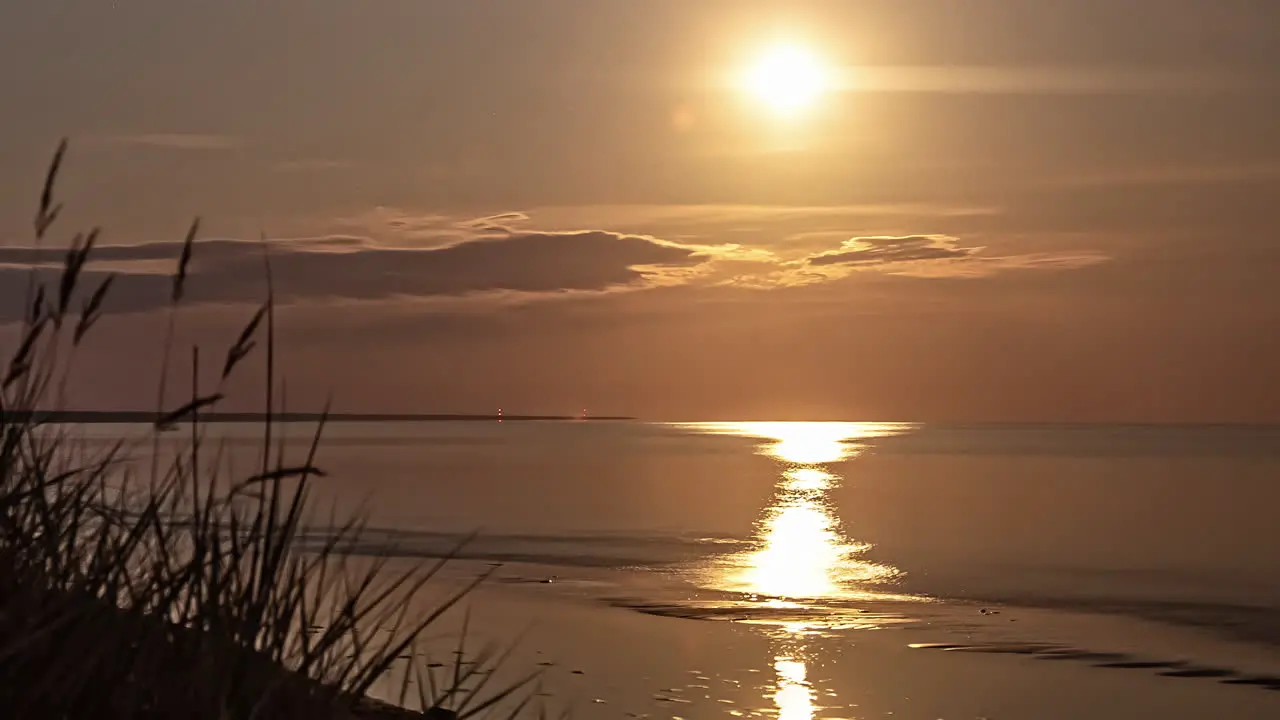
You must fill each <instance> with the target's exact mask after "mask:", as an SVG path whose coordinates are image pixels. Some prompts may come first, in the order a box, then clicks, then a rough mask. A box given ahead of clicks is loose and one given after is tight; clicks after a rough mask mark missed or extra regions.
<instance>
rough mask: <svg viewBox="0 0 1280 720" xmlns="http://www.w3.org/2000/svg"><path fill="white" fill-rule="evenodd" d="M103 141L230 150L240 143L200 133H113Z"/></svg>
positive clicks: (176, 147)
mask: <svg viewBox="0 0 1280 720" xmlns="http://www.w3.org/2000/svg"><path fill="white" fill-rule="evenodd" d="M101 142H103V143H106V144H109V145H135V146H142V147H151V148H161V149H165V150H229V149H231V148H234V147H236V146H238V145H239V144H240V141H239V139H237V138H234V137H231V136H228V135H205V134H199V133H143V134H138V135H113V136H110V137H106V138H102V139H101Z"/></svg>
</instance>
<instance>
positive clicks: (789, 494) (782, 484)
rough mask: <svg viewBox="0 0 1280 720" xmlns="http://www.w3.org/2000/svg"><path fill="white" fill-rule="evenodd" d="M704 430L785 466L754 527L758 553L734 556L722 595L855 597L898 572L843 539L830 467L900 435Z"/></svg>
mask: <svg viewBox="0 0 1280 720" xmlns="http://www.w3.org/2000/svg"><path fill="white" fill-rule="evenodd" d="M700 429H701V430H702V431H703V432H711V433H716V434H727V435H738V436H745V437H753V438H757V439H760V440H762V441H763V442H762V443H761V444H760V445H759V446H758V448H757V451H758V452H760V453H761V454H764V455H768V456H770V457H772V458H774V459H776V460H778V461H780V462H782V463H784V464H785V465H786V468H785V469H784V470H783V471H782V472H781V474H780V476H779V478H778V483H777V486H776V488H775V492H774V497H773V502H772V503H771V504H770V505H769V507H768V508H766V510H765V511H764V514H763V515H762V517H761V518H760V520H759V521H758V522H757V531H756V541H757V547H756V548H755V549H753V550H751V551H749V552H747V553H745V554H743V555H742V556H739V557H736V558H733V559H732V561H731V562H730V563H729V567H728V569H727V570H726V572H725V573H724V576H723V577H721V578H719V579H718V583H717V584H718V585H720V586H721V589H725V590H734V591H739V592H744V593H749V594H752V595H758V596H765V597H767V598H774V599H787V600H795V599H825V598H840V597H857V596H859V595H860V594H863V593H864V592H865V591H862V590H860V588H862V587H863V586H866V585H871V584H875V583H881V582H883V581H885V580H888V579H891V578H893V577H894V576H896V575H897V571H896V570H895V569H894V568H892V567H889V566H886V565H879V564H876V563H872V562H868V561H865V560H862V559H860V557H859V556H860V555H862V554H864V553H866V552H867V551H868V550H869V549H870V546H869V545H867V544H866V543H858V542H853V541H851V540H849V539H848V538H846V537H845V536H844V534H843V532H842V529H841V527H840V522H839V520H838V519H837V517H836V514H835V510H834V508H833V506H832V503H831V500H830V498H829V497H828V491H830V490H831V489H832V488H834V487H836V486H837V485H838V483H839V481H840V478H839V477H838V476H837V475H835V474H834V473H832V472H831V471H830V470H829V469H827V468H826V467H825V466H827V465H830V464H831V463H835V462H839V461H841V460H845V459H848V458H850V457H853V456H856V455H857V454H858V453H859V452H861V451H862V449H863V445H862V444H861V443H859V442H858V441H860V440H866V439H870V438H876V437H884V436H886V435H893V434H897V433H899V432H902V431H903V430H904V429H905V426H901V425H890V424H880V423H717V424H709V425H704V426H700Z"/></svg>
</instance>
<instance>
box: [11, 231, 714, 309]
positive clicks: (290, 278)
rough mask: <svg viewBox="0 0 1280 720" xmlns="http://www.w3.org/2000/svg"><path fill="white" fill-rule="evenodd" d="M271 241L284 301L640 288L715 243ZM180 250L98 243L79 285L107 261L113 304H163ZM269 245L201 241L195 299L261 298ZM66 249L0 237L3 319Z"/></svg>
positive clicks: (507, 238)
mask: <svg viewBox="0 0 1280 720" xmlns="http://www.w3.org/2000/svg"><path fill="white" fill-rule="evenodd" d="M265 249H266V250H267V251H268V252H269V255H270V258H271V265H272V272H273V277H274V280H275V287H276V291H277V299H278V300H279V301H281V302H301V301H308V300H311V301H316V300H320V301H344V300H351V301H358V300H379V299H387V298H395V297H408V298H437V297H459V296H472V295H476V294H486V293H489V294H497V293H520V294H530V295H559V294H564V293H569V292H610V291H619V290H628V289H630V290H634V289H643V288H645V287H652V286H656V285H665V284H671V283H673V282H679V281H680V280H679V278H681V277H689V276H690V274H691V273H694V271H695V269H696V267H697V266H698V265H700V264H702V263H705V262H707V261H708V260H710V258H711V257H712V255H713V254H714V252H715V249H709V250H704V249H701V248H695V247H685V246H681V245H677V244H674V243H670V242H666V241H663V240H659V239H657V238H652V237H645V236H640V235H624V234H619V233H611V232H605V231H602V230H589V231H580V232H562V233H552V232H522V233H510V234H504V235H501V236H493V237H485V238H481V239H474V240H470V241H467V242H462V243H457V244H454V245H448V246H443V247H434V248H403V247H401V248H397V247H387V246H382V245H377V244H374V243H372V242H371V241H369V240H367V239H364V238H357V237H322V238H310V239H294V240H271V241H269V242H268V243H267V244H266V246H265ZM180 250H181V245H180V243H177V242H163V243H149V244H145V245H113V246H102V247H99V248H97V249H96V251H95V253H94V255H93V260H92V261H91V264H90V266H89V269H88V270H87V272H86V273H85V282H84V283H83V285H85V286H88V287H92V286H93V285H94V284H96V282H99V281H100V280H101V279H102V277H104V276H105V275H106V274H107V273H106V271H105V270H104V268H105V267H110V268H112V269H113V270H114V271H115V272H117V273H118V274H119V277H118V279H117V280H116V285H115V288H114V290H113V293H112V296H111V297H110V299H109V301H108V304H107V306H106V308H107V310H109V311H115V312H130V311H134V312H136V311H146V310H150V309H155V308H158V307H163V306H164V305H165V304H166V303H167V298H168V294H169V287H170V280H169V277H168V275H167V273H161V272H159V271H158V269H159V268H161V267H163V266H164V264H166V263H168V267H169V268H173V267H174V263H176V259H177V257H178V254H179V252H180ZM263 251H264V246H263V245H262V244H260V243H258V242H246V241H241V240H205V241H203V242H199V243H198V244H197V246H196V248H195V252H194V254H193V259H192V262H191V266H190V279H189V281H188V297H189V299H190V301H191V302H194V303H236V302H255V301H258V300H260V299H261V298H262V297H264V294H265V283H264V281H263V259H262V254H263ZM61 259H62V252H61V251H59V250H55V249H42V248H30V247H27V248H22V247H0V311H2V312H3V313H4V314H5V316H6V317H7V319H13V318H14V317H15V313H18V312H20V309H21V307H22V305H23V301H22V296H23V291H24V289H25V287H26V282H25V280H26V277H27V275H28V273H29V272H30V271H31V270H30V268H33V267H34V268H38V270H37V272H39V273H41V274H42V275H43V276H44V277H45V278H46V279H48V280H52V279H53V278H55V277H56V275H57V274H58V272H60V268H59V263H60V262H61ZM24 266H25V267H24Z"/></svg>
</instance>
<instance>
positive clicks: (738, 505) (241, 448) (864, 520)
mask: <svg viewBox="0 0 1280 720" xmlns="http://www.w3.org/2000/svg"><path fill="white" fill-rule="evenodd" d="M122 429H123V430H124V433H123V434H124V435H129V434H130V433H131V432H132V433H134V435H135V436H138V435H141V434H145V433H144V432H143V429H142V428H127V429H126V428H122V427H120V426H92V427H90V428H88V430H87V432H88V433H89V434H90V435H91V436H94V437H107V436H112V435H120V434H122V433H121V431H122ZM313 431H314V426H309V425H301V424H300V425H295V426H290V427H288V428H286V430H285V435H286V438H287V449H288V452H289V453H290V454H291V455H292V457H294V458H295V459H300V458H301V457H302V456H303V453H304V452H305V449H306V444H307V443H308V441H309V438H310V435H311V434H312V433H313ZM208 432H209V434H210V436H211V439H217V440H218V441H219V442H221V443H225V454H226V456H227V458H228V461H227V462H226V466H227V467H226V469H227V470H228V471H229V472H231V473H234V472H235V470H236V466H237V464H239V466H240V467H242V468H248V467H252V466H253V465H252V463H254V462H256V461H255V460H254V458H253V457H252V455H253V453H256V452H257V445H256V442H255V441H256V439H257V438H258V437H259V435H260V432H261V430H260V428H259V427H257V426H252V425H234V424H229V425H211V426H209V428H208ZM166 441H167V442H168V441H170V440H166ZM174 441H177V442H181V440H177V439H175V440H174ZM317 464H318V465H319V466H320V467H322V468H323V469H324V470H325V471H326V472H327V475H326V477H324V478H320V479H317V480H316V481H315V485H314V490H315V496H314V498H313V500H314V503H313V506H314V507H316V508H318V509H320V510H322V511H323V512H322V514H323V515H324V516H326V517H327V516H328V513H329V511H330V510H331V509H332V510H336V511H337V515H338V516H339V517H341V516H345V515H349V514H351V513H359V514H361V515H363V516H364V517H365V518H366V519H367V522H368V525H369V531H368V532H367V533H366V535H365V541H366V543H367V548H368V551H369V552H370V553H377V552H383V551H385V550H386V548H388V547H391V548H393V552H394V553H395V554H397V555H401V556H404V557H409V558H434V557H441V556H443V555H446V554H456V556H457V557H458V558H460V559H465V560H475V561H485V562H489V563H502V564H503V565H504V570H503V571H502V572H500V573H499V579H500V580H501V579H505V580H506V581H508V582H522V581H528V582H535V581H552V582H559V583H560V586H559V588H568V587H574V584H573V583H575V582H577V583H579V584H578V585H577V587H578V588H579V589H582V588H590V591H589V593H588V594H590V595H591V596H592V597H594V598H595V599H598V600H599V601H601V602H606V603H612V604H614V605H617V606H624V607H630V608H632V609H640V610H646V611H649V612H654V613H661V612H668V613H673V614H679V615H681V616H684V617H728V618H743V617H750V618H752V619H754V620H761V621H763V620H767V619H768V618H770V617H776V618H779V619H787V620H789V621H794V620H795V618H796V617H798V616H799V615H803V617H804V618H805V622H807V623H809V624H811V625H813V626H814V627H823V626H829V627H838V626H840V625H841V624H843V623H847V622H848V621H849V611H850V609H851V608H856V610H857V611H859V612H862V613H865V612H867V611H868V608H869V607H870V608H873V609H876V610H883V611H884V612H885V613H886V614H893V615H903V616H906V617H911V616H912V615H913V614H918V613H924V612H928V608H929V606H930V605H931V604H934V603H938V602H948V601H963V602H973V603H987V604H992V605H1009V606H1019V607H1026V608H1047V609H1063V610H1072V611H1079V612H1096V613H1111V614H1127V615H1133V616H1138V617H1142V618H1146V619H1148V620H1155V621H1159V622H1167V623H1177V624H1184V625H1192V626H1197V627H1202V628H1207V629H1210V630H1212V631H1215V632H1219V633H1222V634H1224V635H1230V636H1232V637H1234V638H1236V639H1240V640H1245V641H1248V642H1252V643H1259V644H1270V645H1274V646H1280V521H1278V520H1280V518H1278V509H1280V428H1278V427H1258V426H1139V425H970V426H959V425H952V426H947V425H923V424H912V423H733V422H725V423H646V422H505V423H498V422H433V423H336V424H333V425H330V426H328V427H327V428H325V431H324V436H323V439H322V442H321V445H320V451H319V454H318V458H317ZM309 532H311V533H313V534H314V535H315V536H321V535H323V534H324V532H325V528H324V527H323V523H322V522H319V521H317V523H316V524H314V525H313V526H312V527H311V528H310V530H309ZM472 533H474V534H475V536H474V538H472V539H471V540H469V542H467V543H466V544H465V545H462V546H461V547H459V542H460V540H461V539H462V538H464V537H467V536H468V535H470V534H472ZM559 588H558V589H559ZM583 592H586V591H585V590H584V591H583Z"/></svg>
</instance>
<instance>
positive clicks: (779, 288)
mask: <svg viewBox="0 0 1280 720" xmlns="http://www.w3.org/2000/svg"><path fill="white" fill-rule="evenodd" d="M1276 27H1280V4H1276V3H1267V2H1257V1H1256V0H1215V2H1212V3H1209V2H1204V1H1203V0H1075V1H1073V2H1070V3H1049V2H1042V1H1040V0H968V1H966V2H963V3H961V2H954V1H946V0H895V1H893V2H890V1H888V0H884V1H873V0H844V1H837V0H809V1H807V2H805V1H797V0H792V1H789V2H762V1H761V2H757V1H754V0H733V1H730V0H698V2H689V0H645V2H634V1H632V0H592V1H591V2H587V1H586V0H572V1H571V0H519V1H515V0H504V1H501V2H499V1H496V0H470V1H469V2H456V1H445V0H377V1H376V2H370V1H367V0H366V1H356V0H275V1H274V2H271V3H259V2H249V1H248V0H222V1H220V2H216V3H214V2H194V1H191V0H181V1H175V0H120V1H119V2H112V3H105V2H90V1H89V0H42V2H39V3H32V2H20V1H19V0H0V98H2V100H0V107H2V108H3V109H2V110H0V323H4V324H5V326H6V328H7V330H3V331H0V343H3V344H0V350H9V349H10V348H11V346H12V338H13V336H14V333H13V327H14V326H13V323H14V321H15V320H16V319H17V318H19V317H20V316H21V305H22V295H21V292H20V288H23V287H25V282H26V278H27V276H28V275H29V273H30V272H31V268H32V267H33V266H34V267H37V268H45V269H46V270H47V269H48V268H52V267H56V266H57V264H58V263H60V262H61V252H60V251H59V249H58V245H59V244H60V243H61V244H64V245H65V243H66V242H67V241H68V239H69V238H70V237H71V236H72V235H73V234H74V232H75V231H76V230H80V229H85V228H88V227H90V226H95V225H100V226H102V227H103V236H102V240H101V243H102V244H103V247H102V248H101V249H100V251H99V252H98V254H97V255H96V261H95V262H94V263H93V264H92V265H91V266H90V268H89V271H88V275H89V279H90V280H95V279H99V278H101V277H103V276H104V275H105V274H107V273H116V274H117V280H116V281H115V287H114V292H113V295H112V296H111V298H110V299H109V300H108V302H107V304H106V308H107V310H108V311H109V314H108V316H107V317H106V318H105V319H104V320H103V322H102V324H101V325H100V326H99V329H98V331H97V333H96V335H95V336H94V339H93V340H92V341H90V342H88V343H87V344H86V345H85V346H84V347H82V348H81V350H80V356H79V357H78V358H77V365H76V381H75V382H74V383H73V384H72V386H71V391H70V392H71V400H70V402H71V403H72V404H74V405H76V406H79V407H92V408H148V407H152V406H153V405H154V401H155V387H156V380H155V376H156V372H155V368H157V367H158V366H159V363H160V362H161V357H162V353H161V352H160V348H161V346H162V345H163V342H164V337H165V327H166V325H167V322H168V317H169V316H168V314H167V311H166V310H165V305H166V302H167V293H168V290H167V288H168V285H167V282H168V281H167V280H166V279H165V274H166V273H168V272H170V271H171V269H172V268H173V266H174V264H175V262H176V257H177V254H178V251H179V248H180V244H181V240H182V237H183V235H184V233H185V230H186V228H187V226H188V225H189V223H190V221H191V219H192V218H193V217H195V216H197V215H198V216H200V217H201V218H202V225H201V238H202V241H201V242H200V243H199V244H197V246H196V251H195V254H194V256H193V259H192V263H191V280H190V284H189V289H190V292H189V296H188V297H187V298H186V300H185V306H184V309H183V311H182V313H181V314H180V316H179V320H178V328H179V329H178V340H177V343H178V344H179V345H181V346H183V347H185V344H188V343H195V342H198V343H199V344H200V345H201V346H202V347H203V348H208V351H209V352H210V353H215V352H216V349H220V348H224V347H226V346H227V345H228V344H229V343H231V342H232V341H233V340H234V339H235V337H236V335H237V334H238V332H239V330H240V327H241V326H243V324H244V323H245V321H246V320H247V319H248V318H249V317H250V316H251V315H252V313H253V310H254V307H255V305H256V303H258V302H259V301H260V300H261V299H262V297H263V293H264V291H265V284H264V281H263V272H262V258H261V255H262V251H263V250H262V246H261V244H260V238H266V245H267V252H268V254H269V256H270V258H271V264H272V268H273V274H274V279H275V287H276V290H277V297H278V303H279V306H280V316H279V322H280V330H279V338H280V341H281V358H282V366H283V373H284V376H285V378H286V385H285V387H286V388H287V394H288V398H287V400H288V403H289V405H290V407H291V408H293V409H299V410H305V409H317V408H318V407H319V406H320V404H322V403H323V402H324V401H325V399H326V398H327V397H332V399H333V402H334V406H335V407H336V408H338V409H341V410H347V411H385V412H492V411H493V410H494V409H496V408H498V407H502V408H503V409H504V412H507V413H521V412H527V413H569V414H573V413H577V412H579V411H580V410H582V409H583V408H586V409H587V410H588V412H589V413H591V414H625V415H634V416H640V417H644V418H649V419H661V420H667V419H669V420H700V419H707V420H714V419H726V420H728V419H846V420H919V421H951V422H968V421H974V422H978V421H996V422H1005V421H1008V422H1022V421H1049V422H1056V421H1066V422H1076V421H1122V422H1258V421H1280V243H1278V242H1277V239H1278V238H1277V237H1276V236H1277V231H1278V230H1280V42H1276V40H1277V35H1276V31H1275V28H1276ZM778 47H791V48H799V49H800V50H801V51H803V52H804V53H807V54H808V55H809V56H810V57H812V58H814V62H815V63H817V64H818V65H819V66H820V67H821V68H822V69H823V73H824V75H823V78H824V80H823V88H824V91H823V92H821V93H818V94H817V95H816V96H815V97H814V98H813V100H812V103H811V104H809V105H808V106H807V107H804V108H801V109H797V110H795V111H793V112H780V111H779V109H778V108H776V107H773V106H771V104H770V103H769V102H768V98H762V97H759V96H758V95H757V94H755V93H752V92H748V91H747V90H746V89H744V87H743V86H742V85H743V78H744V77H747V76H748V71H749V69H750V68H752V67H754V66H755V64H756V63H757V62H760V61H761V60H762V58H767V57H770V53H771V52H772V51H773V50H774V49H775V48H778ZM803 79H804V78H789V79H788V78H784V83H783V85H784V88H783V89H784V90H785V86H787V85H788V84H790V83H793V82H800V81H802V80H803ZM63 136H66V137H68V138H70V143H71V145H70V152H69V155H68V157H67V161H66V164H65V166H64V172H63V173H62V176H61V183H60V185H59V196H60V198H61V199H62V200H63V202H65V204H66V211H65V213H64V214H63V216H62V217H61V218H60V219H59V221H58V224H57V225H56V226H55V230H56V232H55V233H54V236H53V237H52V238H51V239H49V240H48V241H47V242H46V246H45V247H44V249H37V248H34V247H33V238H32V228H31V225H32V223H31V219H32V216H33V213H34V209H35V203H36V199H37V197H38V194H39V187H40V183H41V180H42V177H43V173H44V169H45V167H46V166H47V164H48V161H49V158H50V155H51V153H52V151H53V149H54V147H55V146H56V144H57V142H58V140H59V138H61V137H63ZM6 354H7V353H6ZM254 382H256V381H255V380H253V379H252V378H247V379H245V380H244V381H243V387H242V388H241V389H242V390H243V392H241V393H240V397H241V398H242V399H241V400H237V402H244V403H245V404H246V406H247V407H252V406H253V404H254V403H253V400H254V398H256V393H254V392H253V388H254V387H255V386H254Z"/></svg>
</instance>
